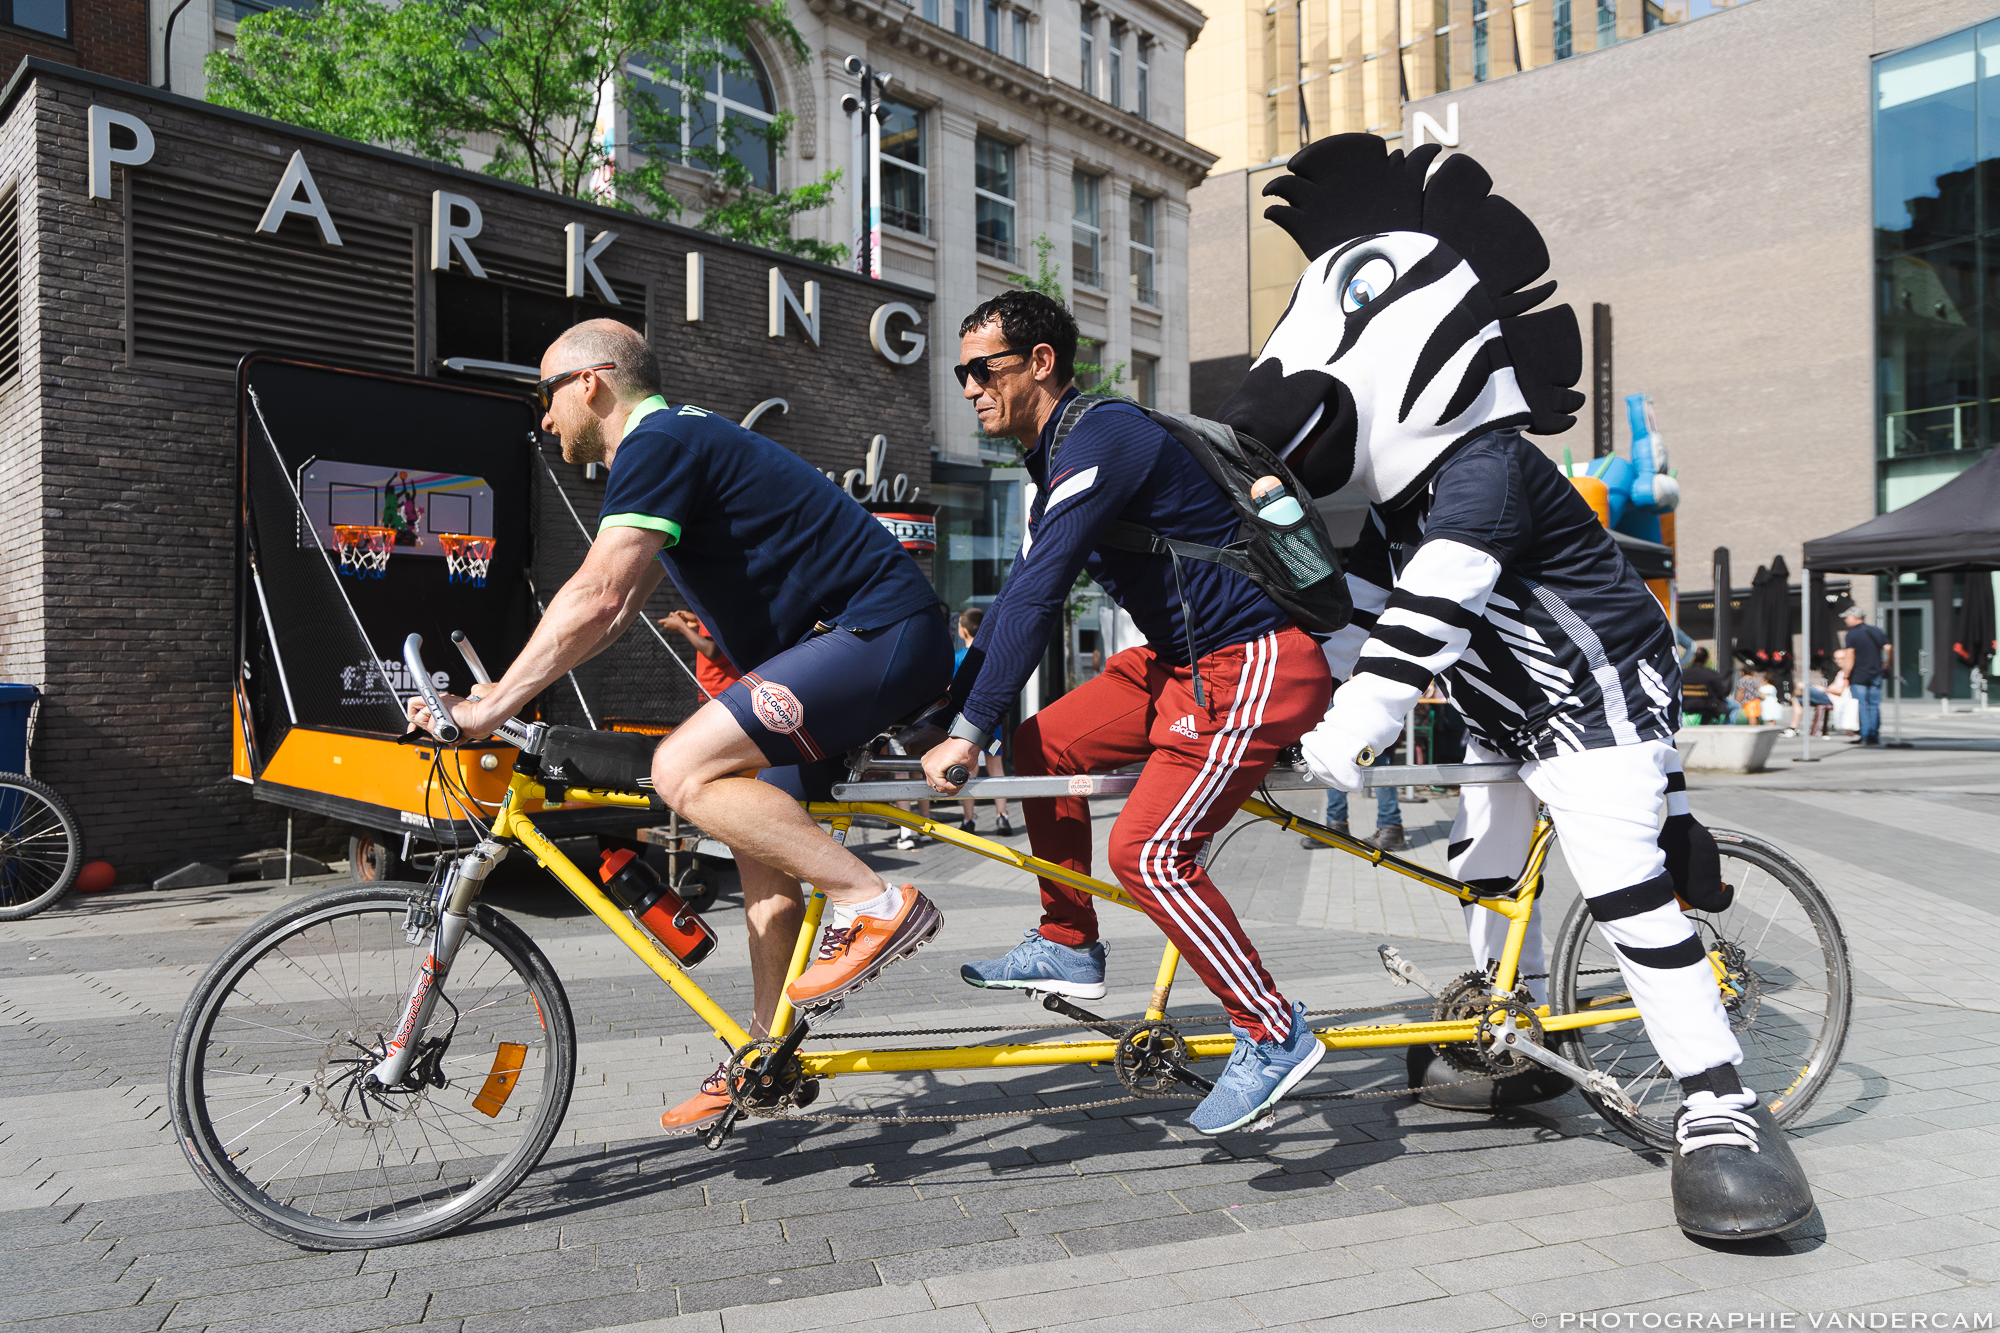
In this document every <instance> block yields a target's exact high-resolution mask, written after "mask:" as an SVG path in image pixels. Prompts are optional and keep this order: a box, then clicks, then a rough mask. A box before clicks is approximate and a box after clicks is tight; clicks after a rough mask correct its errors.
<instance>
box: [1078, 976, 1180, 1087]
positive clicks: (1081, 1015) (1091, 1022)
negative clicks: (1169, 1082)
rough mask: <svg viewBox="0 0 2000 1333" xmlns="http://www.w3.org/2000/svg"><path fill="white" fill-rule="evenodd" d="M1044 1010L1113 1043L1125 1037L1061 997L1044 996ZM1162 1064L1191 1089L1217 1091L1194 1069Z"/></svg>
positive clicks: (1170, 1062) (1112, 1025) (1115, 1026)
mask: <svg viewBox="0 0 2000 1333" xmlns="http://www.w3.org/2000/svg"><path fill="white" fill-rule="evenodd" d="M1042 1008H1044V1009H1046V1010H1048V1011H1049V1012H1050V1013H1052V1014H1061V1015H1062V1016H1063V1017H1064V1018H1074V1019H1076V1020H1077V1021H1078V1022H1080V1023H1082V1024H1084V1025H1085V1026H1086V1027H1088V1028H1090V1029H1091V1030H1092V1031H1093V1032H1102V1033H1103V1034H1104V1035H1105V1036H1107V1037H1110V1038H1111V1039H1112V1040H1113V1041H1116V1040H1118V1039H1119V1038H1121V1037H1123V1036H1124V1035H1125V1029H1124V1028H1122V1027H1120V1026H1118V1024H1116V1023H1113V1022H1112V1021H1111V1020H1109V1019H1107V1018H1104V1017H1101V1016H1100V1015H1097V1014H1093V1013H1091V1012H1090V1010H1088V1009H1081V1008H1078V1007H1077V1006H1076V1005H1073V1004H1071V1003H1070V1002H1069V1001H1068V1000H1065V999H1064V998H1063V997H1062V996H1060V995H1044V996H1042ZM1160 1063H1161V1064H1162V1065H1163V1066H1165V1067H1166V1068H1167V1069H1169V1070H1171V1071H1172V1072H1173V1076H1174V1077H1175V1078H1176V1079H1178V1080H1179V1081H1180V1082H1182V1083H1185V1084H1187V1085H1188V1086H1189V1087H1191V1088H1200V1089H1201V1090H1202V1091H1203V1092H1214V1091H1215V1085H1214V1084H1213V1083H1211V1082H1209V1081H1208V1080H1207V1079H1205V1078H1203V1077H1202V1076H1201V1075H1200V1074H1197V1073H1195V1072H1194V1071H1193V1070H1192V1069H1189V1068H1188V1067H1187V1066H1186V1065H1184V1064H1181V1063H1180V1062H1179V1061H1176V1060H1162V1061H1160Z"/></svg>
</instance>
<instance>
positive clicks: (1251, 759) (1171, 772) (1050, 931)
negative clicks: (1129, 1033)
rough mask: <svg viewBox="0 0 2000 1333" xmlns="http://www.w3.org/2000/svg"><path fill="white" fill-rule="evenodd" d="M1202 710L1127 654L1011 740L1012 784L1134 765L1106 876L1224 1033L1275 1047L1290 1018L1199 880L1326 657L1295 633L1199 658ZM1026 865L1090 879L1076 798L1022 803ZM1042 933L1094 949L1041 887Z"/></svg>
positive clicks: (1182, 689) (1152, 665)
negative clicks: (1211, 1003)
mask: <svg viewBox="0 0 2000 1333" xmlns="http://www.w3.org/2000/svg"><path fill="white" fill-rule="evenodd" d="M1201 680H1202V688H1203V694H1204V697H1205V699H1206V706H1202V705H1198V704H1196V703H1195V701H1194V682H1193V676H1192V673H1191V672H1190V671H1189V670H1188V668H1186V667H1175V666H1170V665H1168V664H1167V663H1165V662H1163V661H1161V660H1160V658H1159V656H1158V655H1157V654H1155V653H1154V652H1153V650H1152V649H1150V648H1130V649H1127V650H1126V651H1124V652H1122V653H1119V654H1117V655H1116V656H1114V657H1113V658H1112V659H1111V660H1110V661H1108V662H1106V663H1105V664H1104V672H1103V674H1102V675H1100V676H1098V677H1097V678H1096V679H1095V680H1091V681H1088V682H1086V683H1085V684H1084V685H1082V686H1081V687H1079V688H1077V689H1075V690H1072V691H1070V692H1069V693H1068V694H1065V695H1064V696H1063V697H1062V698H1060V699H1058V700H1056V701H1055V702H1054V703H1052V704H1050V705H1049V706H1048V707H1047V708H1044V709H1042V710H1041V711H1040V712H1039V713H1036V714H1035V715H1034V716H1033V717H1031V718H1029V719H1028V720H1027V721H1026V722H1023V723H1022V724H1021V727H1020V729H1019V730H1018V731H1016V732H1015V733H1014V766H1015V771H1016V772H1018V773H1020V774H1021V775H1022V776H1024V777H1027V776H1038V777H1039V776H1046V775H1048V774H1066V773H1102V772H1105V771H1107V770H1109V769H1114V768H1122V767H1124V766H1125V765H1127V764H1133V763H1137V762H1139V761H1140V760H1144V761H1145V764H1146V767H1145V769H1144V771H1143V772H1142V773H1141V774H1140V776H1139V785H1138V787H1137V788H1136V789H1135V790H1134V791H1133V792H1132V794H1131V796H1130V797H1129V798H1128V799H1127V800H1126V803H1125V809H1124V811H1123V812H1122V813H1121V814H1120V815H1119V816H1118V822H1117V824H1116V825H1114V826H1113V828H1112V830H1111V848H1110V852H1111V873H1112V875H1113V876H1114V877H1115V878H1116V879H1117V880H1118V882H1119V883H1120V884H1121V885H1123V886H1124V887H1125V889H1126V891H1127V892H1129V893H1130V894H1131V895H1132V896H1133V897H1134V898H1135V899H1137V900H1138V902H1139V905H1140V906H1141V907H1143V908H1145V910H1146V914H1147V915H1148V916H1150V917H1151V918H1152V919H1153V921H1154V923H1155V924H1157V925H1158V926H1159V927H1160V929H1161V930H1163V931H1165V932H1166V933H1167V938H1169V939H1171V940H1172V941H1173V942H1174V945H1175V947H1177V948H1178V949H1179V950H1180V951H1181V956H1182V957H1184V958H1186V959H1187V961H1188V962H1189V964H1191V965H1192V966H1193V968H1194V970H1195V972H1196V973H1197V974H1198V975H1199V976H1200V977H1201V979H1202V981H1203V982H1204V983H1206V985H1207V986H1208V988H1209V989H1210V990H1211V991H1213V992H1214V993H1215V995H1216V997H1217V998H1218V999H1220V1000H1221V1001H1222V1003H1223V1006H1224V1007H1225V1008H1226V1009H1228V1011H1229V1015H1230V1017H1231V1019H1232V1020H1234V1022H1235V1023H1236V1024H1237V1026H1239V1027H1241V1028H1243V1029H1244V1030H1246V1031H1247V1032H1249V1033H1250V1035H1251V1036H1252V1037H1254V1038H1256V1039H1258V1040H1265V1039H1267V1038H1268V1039H1275V1040H1279V1041H1282V1040H1284V1039H1285V1037H1286V1036H1287V1035H1289V1033H1290V1031H1291V1012H1292V1011H1291V1006H1290V1005H1289V1004H1287V1003H1286V1001H1285V999H1284V997H1283V996H1281V995H1280V994H1279V993H1278V988H1277V987H1276V986H1275V985H1273V984H1272V982H1271V974H1270V973H1268V972H1266V971H1265V970H1264V964H1263V963H1262V962H1261V961H1260V960H1259V959H1258V957H1257V950H1256V948H1255V947H1254V946H1253V945H1252V944H1251V943H1250V939H1249V937H1248V936H1247V935H1245V934H1244V933H1243V927H1242V924H1241V923H1240V922H1238V921H1237V919H1236V913H1235V912H1234V911H1233V910H1231V908H1230V906H1229V904H1228V902H1227V901H1225V900H1224V899H1223V896H1222V894H1221V892H1220V891H1218V890H1217V889H1216V887H1215V882H1214V881H1213V880H1211V879H1210V878H1209V877H1208V872H1207V870H1205V869H1204V868H1203V867H1202V866H1200V865H1199V864H1197V863H1196V860H1195V858H1196V857H1197V856H1198V855H1199V854H1200V853H1201V849H1202V846H1203V844H1205V843H1206V842H1207V840H1208V838H1209V837H1210V836H1211V835H1212V834H1214V833H1216V832H1217V831H1218V830H1220V829H1221V828H1222V826H1223V825H1225V824H1227V823H1228V822H1229V818H1230V816H1231V815H1234V814H1235V813H1236V807H1237V806H1239V805H1240V804H1242V802H1243V800H1244V798H1245V797H1247V796H1249V795H1250V794H1251V793H1252V792H1254V791H1255V790H1256V789H1257V785H1258V784H1259V783H1260V782H1262V781H1263V780H1264V775H1265V774H1266V773H1267V772H1269V771H1270V768H1271V762H1272V760H1273V759H1275V758H1276V757H1277V754H1278V751H1280V750H1282V749H1284V748H1285V747H1286V746H1288V745H1291V744H1292V743H1293V742H1295V741H1297V740H1298V739H1299V737H1301V736H1303V735H1305V733H1306V732H1308V731H1310V730H1311V729H1312V728H1313V727H1314V726H1316V725H1317V724H1318V723H1319V720H1320V718H1321V717H1322V716H1324V715H1325V713H1326V705H1327V700H1328V699H1329V698H1330V697H1331V694H1332V689H1333V686H1332V682H1331V679H1330V678H1329V676H1328V674H1327V668H1326V658H1325V656H1324V655H1323V654H1322V653H1321V652H1320V649H1319V645H1318V644H1317V643H1315V642H1313V640H1312V638H1311V636H1309V635H1308V634H1306V633H1305V632H1304V631H1303V630H1301V629H1299V628H1298V627H1296V626H1290V625H1288V626H1286V627H1285V628H1284V629H1282V630H1277V631H1274V632H1272V633H1270V634H1266V635H1264V636H1263V637H1261V638H1257V639H1253V640H1251V641H1250V642H1248V643H1239V644H1235V645H1232V646H1230V647H1228V648H1223V649H1219V650H1217V651H1216V652H1212V653H1210V654H1208V655H1207V656H1206V657H1204V658H1202V659H1201ZM1022 804H1023V805H1024V806H1025V807H1026V813H1027V820H1028V840H1029V842H1030V844H1031V845H1032V846H1033V848H1034V853H1035V855H1036V856H1039V857H1041V858H1043V859H1044V860H1048V861H1054V862H1056V863H1057V864H1058V865H1062V866H1065V867H1067V868H1069V869H1071V870H1076V871H1079V872H1081V873H1084V874H1089V873H1090V864H1091V856H1090V811H1089V806H1088V803H1087V802H1085V801H1082V800H1080V799H1076V798H1069V797H1066V798H1061V799H1055V798H1048V799H1040V800H1032V801H1023V802H1022ZM1041 885H1042V928H1041V929H1042V935H1043V937H1044V938H1046V939H1050V940H1053V941H1055V942H1056V943H1058V944H1068V945H1072V946H1075V945H1084V944H1089V943H1090V942H1091V941H1093V940H1095V939H1096V938H1097V909H1096V907H1095V906H1094V902H1093V899H1092V898H1091V897H1090V895H1088V894H1085V893H1079V892H1077V891H1075V890H1073V889H1069V888H1066V887H1064V886H1063V885H1060V884H1054V883H1051V882H1050V881H1048V880H1046V879H1045V880H1042V881H1041Z"/></svg>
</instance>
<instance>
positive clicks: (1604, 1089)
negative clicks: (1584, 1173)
mask: <svg viewBox="0 0 2000 1333" xmlns="http://www.w3.org/2000/svg"><path fill="white" fill-rule="evenodd" d="M1493 1040H1494V1042H1495V1043H1496V1044H1498V1045H1501V1046H1505V1047H1506V1048H1507V1049H1508V1050H1510V1051H1513V1052H1514V1053H1515V1054H1516V1055H1524V1056H1526V1057H1527V1058H1528V1059H1530V1060H1533V1061H1534V1062H1535V1063H1536V1064H1538V1065H1541V1066H1543V1067H1545V1068H1548V1069H1553V1070H1555V1071H1556V1073H1558V1074H1561V1075H1562V1076H1563V1077H1564V1078H1566V1079H1568V1080H1569V1081H1570V1082H1572V1083H1574V1084H1576V1085H1577V1086H1578V1087H1582V1088H1587V1089H1589V1090H1590V1091H1591V1092H1594V1093H1596V1094H1597V1095H1598V1096H1600V1097H1602V1098H1603V1099H1604V1100H1605V1101H1607V1102H1610V1103H1611V1104H1612V1105H1613V1106H1615V1107H1617V1108H1618V1109H1619V1110H1621V1111H1623V1112H1624V1113H1625V1114H1626V1115H1637V1114H1639V1104H1638V1103H1637V1102H1635V1101H1633V1100H1632V1098H1631V1097H1630V1096H1629V1095H1628V1094H1627V1093H1626V1091H1625V1089H1623V1088H1621V1087H1619V1086H1618V1080H1617V1079H1615V1078H1612V1077H1611V1075H1609V1074H1607V1073H1605V1072H1604V1071H1603V1070H1601V1069H1585V1068H1584V1067H1583V1066H1582V1065H1579V1064H1573V1063H1571V1062H1570V1061H1568V1060H1565V1059H1563V1058H1562V1057H1561V1056H1560V1055H1557V1054H1556V1053H1555V1052H1554V1051H1552V1050H1550V1049H1549V1048H1548V1047H1546V1046H1541V1045H1537V1044H1536V1043H1534V1042H1532V1041H1529V1040H1528V1034H1527V1033H1525V1032H1522V1031H1520V1030H1519V1029H1518V1028H1516V1029H1511V1030H1509V1031H1506V1032H1500V1033H1496V1034H1494V1038H1493Z"/></svg>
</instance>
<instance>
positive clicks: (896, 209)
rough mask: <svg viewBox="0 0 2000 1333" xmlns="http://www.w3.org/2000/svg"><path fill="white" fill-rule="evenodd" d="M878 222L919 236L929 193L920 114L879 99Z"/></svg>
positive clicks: (897, 103)
mask: <svg viewBox="0 0 2000 1333" xmlns="http://www.w3.org/2000/svg"><path fill="white" fill-rule="evenodd" d="M882 107H883V109H884V110H885V111H887V112H888V113H889V114H888V118H887V119H885V120H884V121H883V122H882V221H883V222H884V223H886V224H887V225H889V226H891V227H894V228H896V229H897V230H898V231H912V232H915V233H917V234H918V235H919V236H921V235H923V234H924V233H925V231H926V227H925V215H926V214H927V212H928V211H929V210H928V209H926V208H925V207H924V200H925V198H926V197H927V195H928V193H929V185H930V178H929V174H928V172H929V165H930V164H929V161H928V160H927V159H926V157H925V155H924V113H923V112H922V111H919V110H918V109H917V108H916V107H913V106H906V105H905V104H903V103H902V102H893V101H890V100H889V99H888V98H886V97H885V98H883V99H882Z"/></svg>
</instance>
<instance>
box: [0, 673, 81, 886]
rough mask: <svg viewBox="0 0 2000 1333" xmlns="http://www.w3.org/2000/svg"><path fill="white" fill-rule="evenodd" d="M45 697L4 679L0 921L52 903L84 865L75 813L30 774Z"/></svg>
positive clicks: (0, 695)
mask: <svg viewBox="0 0 2000 1333" xmlns="http://www.w3.org/2000/svg"><path fill="white" fill-rule="evenodd" d="M40 698H41V691H40V690H38V689H36V688H35V687H34V686H32V685H13V684H0V921H19V920H20V919H21V918H23V917H29V916H33V915H34V914H35V913H37V912H39V911H42V910H43V909H45V908H47V907H48V906H49V905H50V904H52V903H54V902H55V901H56V899H58V898H60V897H62V896H63V895H64V894H65V893H68V892H69V890H70V886H71V885H73V884H75V883H76V875H77V871H78V870H79V869H81V867H82V865H83V838H82V836H81V835H79V834H78V832H77V827H76V816H75V815H73V814H71V813H70V810H69V806H68V805H66V804H65V803H64V802H63V799H62V797H60V796H58V795H56V793H55V792H54V790H52V789H51V788H50V787H49V786H48V784H47V783H43V782H37V781H36V780H35V779H33V778H31V777H29V776H28V774H27V767H28V736H29V731H30V727H29V721H30V719H32V718H33V717H34V714H35V708H36V705H37V702H38V701H39V700H40ZM17 769H18V770H20V771H19V772H16V771H14V770H17Z"/></svg>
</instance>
